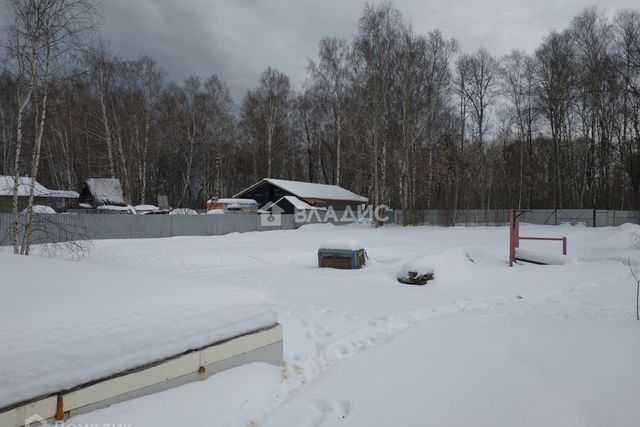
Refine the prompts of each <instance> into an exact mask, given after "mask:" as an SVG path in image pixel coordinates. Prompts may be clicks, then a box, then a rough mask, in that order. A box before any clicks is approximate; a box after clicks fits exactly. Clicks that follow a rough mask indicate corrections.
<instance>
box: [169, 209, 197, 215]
mask: <svg viewBox="0 0 640 427" xmlns="http://www.w3.org/2000/svg"><path fill="white" fill-rule="evenodd" d="M169 215H198V212H196V211H194V210H193V209H189V208H176V209H173V210H171V212H169Z"/></svg>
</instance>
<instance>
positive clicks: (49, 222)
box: [0, 214, 296, 246]
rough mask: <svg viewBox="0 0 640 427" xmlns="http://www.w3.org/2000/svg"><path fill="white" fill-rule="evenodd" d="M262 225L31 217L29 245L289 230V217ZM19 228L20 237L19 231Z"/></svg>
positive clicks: (5, 230)
mask: <svg viewBox="0 0 640 427" xmlns="http://www.w3.org/2000/svg"><path fill="white" fill-rule="evenodd" d="M20 217H21V218H20V221H21V223H22V221H24V219H25V218H24V216H23V215H21V216H20ZM12 219H13V216H12V215H11V214H0V246H3V245H5V246H6V245H10V244H11V224H12ZM278 219H279V221H278V220H276V221H271V222H269V221H265V218H264V217H263V216H262V215H250V214H246V215H242V214H233V215H109V214H104V215H68V214H34V221H33V226H32V229H33V232H32V236H31V241H32V243H36V244H37V243H57V242H65V241H70V240H99V239H144V238H158V237H175V236H217V235H222V234H228V233H233V232H246V231H268V230H290V229H293V228H295V227H296V224H295V223H294V218H293V215H281V216H280V218H278ZM23 228H24V227H23V226H22V224H21V234H22V230H23Z"/></svg>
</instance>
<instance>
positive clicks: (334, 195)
mask: <svg viewBox="0 0 640 427" xmlns="http://www.w3.org/2000/svg"><path fill="white" fill-rule="evenodd" d="M233 197H234V198H243V199H253V200H255V201H256V202H258V206H260V207H263V208H264V206H265V205H268V206H271V205H273V204H278V206H280V208H282V209H283V210H284V212H283V213H287V214H288V213H295V210H296V209H298V210H300V209H303V210H304V209H312V208H316V209H322V208H329V207H332V208H333V209H334V210H344V209H346V207H347V206H350V207H351V209H353V210H356V209H357V208H358V206H361V205H364V204H367V203H368V202H369V199H368V198H366V197H364V196H360V195H358V194H356V193H353V192H351V191H349V190H347V189H345V188H342V187H340V186H338V185H327V184H315V183H311V182H301V181H287V180H284V179H273V178H265V179H263V180H262V181H259V182H257V183H255V184H253V185H252V186H251V187H249V188H246V189H244V190H242V191H241V192H239V193H238V194H236V195H235V196H233Z"/></svg>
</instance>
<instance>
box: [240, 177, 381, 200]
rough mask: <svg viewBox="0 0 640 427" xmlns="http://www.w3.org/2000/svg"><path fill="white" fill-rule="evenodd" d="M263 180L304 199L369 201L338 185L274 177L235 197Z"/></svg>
mask: <svg viewBox="0 0 640 427" xmlns="http://www.w3.org/2000/svg"><path fill="white" fill-rule="evenodd" d="M263 182H268V183H270V184H272V185H275V186H276V187H279V188H281V189H283V190H285V191H287V192H289V193H291V194H293V195H294V196H297V197H299V198H302V199H324V200H343V201H354V202H360V203H367V202H368V201H369V199H368V198H366V197H363V196H359V195H357V194H355V193H352V192H351V191H349V190H346V189H344V188H342V187H340V186H338V185H328V184H315V183H312V182H301V181H287V180H284V179H273V178H265V179H263V180H262V181H260V182H258V183H256V184H254V185H252V186H251V187H249V188H247V189H245V190H243V191H241V192H240V193H238V194H236V195H235V196H234V197H237V196H241V195H243V194H244V193H245V192H247V191H249V190H252V189H253V188H255V187H257V186H258V185H260V184H261V183H263Z"/></svg>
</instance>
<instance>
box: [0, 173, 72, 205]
mask: <svg viewBox="0 0 640 427" xmlns="http://www.w3.org/2000/svg"><path fill="white" fill-rule="evenodd" d="M31 180H32V178H31V177H28V176H21V177H20V180H19V181H18V196H19V197H29V191H30V190H31ZM14 184H15V180H14V178H13V177H12V176H9V175H0V196H13V186H14ZM33 194H34V196H35V197H62V198H67V199H77V198H78V196H79V195H78V193H76V192H75V191H65V190H50V189H48V188H46V187H45V186H43V185H42V184H40V183H39V182H38V181H35V184H34V193H33Z"/></svg>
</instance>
